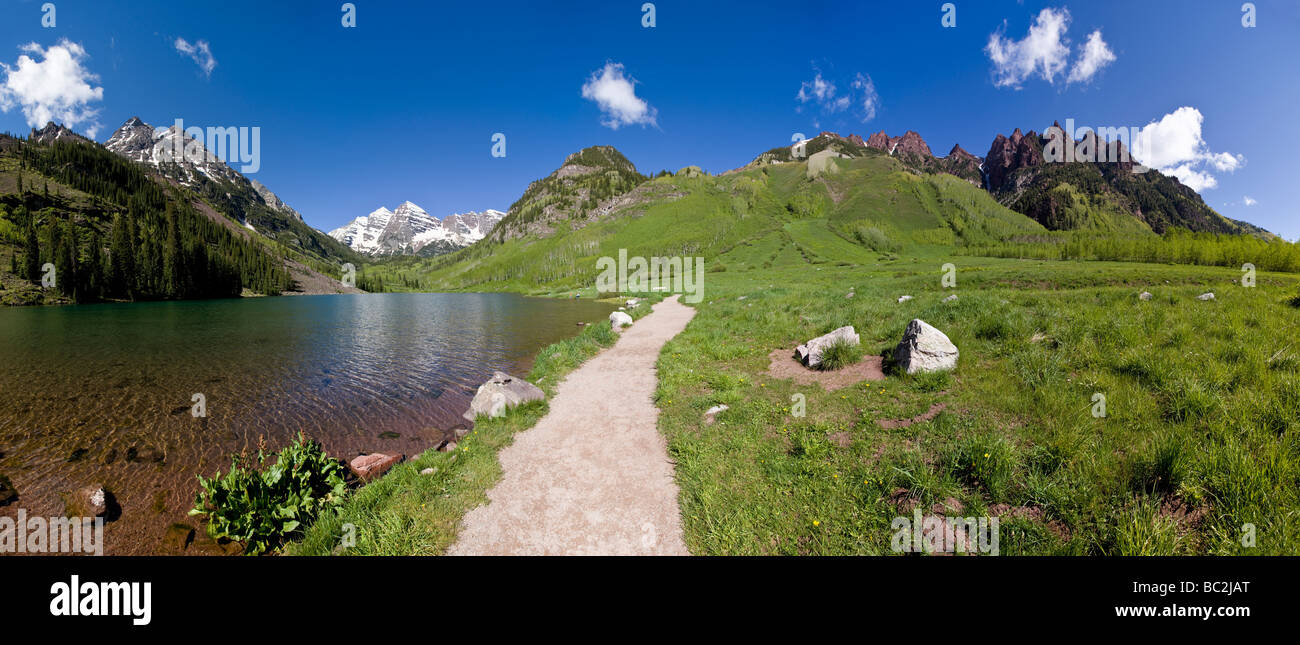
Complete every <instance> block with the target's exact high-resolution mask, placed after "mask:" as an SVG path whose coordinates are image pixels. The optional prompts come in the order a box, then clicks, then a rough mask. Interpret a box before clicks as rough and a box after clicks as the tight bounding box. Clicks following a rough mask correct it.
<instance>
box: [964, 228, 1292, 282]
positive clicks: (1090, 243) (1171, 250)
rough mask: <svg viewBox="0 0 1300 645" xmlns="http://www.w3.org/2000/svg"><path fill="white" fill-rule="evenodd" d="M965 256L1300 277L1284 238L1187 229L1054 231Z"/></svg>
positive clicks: (970, 250) (974, 250) (978, 248)
mask: <svg viewBox="0 0 1300 645" xmlns="http://www.w3.org/2000/svg"><path fill="white" fill-rule="evenodd" d="M959 252H960V253H963V254H965V255H982V256H991V257H1002V258H1025V259H1034V260H1105V261H1124V262H1157V263H1167V264H1197V265H1205V266H1226V267H1234V268H1241V266H1242V265H1244V264H1252V265H1254V266H1255V268H1257V269H1260V270H1264V271H1289V272H1292V273H1295V272H1300V246H1297V245H1295V244H1292V243H1290V242H1287V241H1285V240H1283V239H1280V238H1272V239H1269V240H1264V239H1260V238H1259V237H1256V236H1253V235H1233V234H1219V233H1194V232H1191V231H1188V230H1186V229H1182V228H1175V229H1170V230H1168V231H1166V232H1165V233H1164V234H1163V235H1101V234H1098V233H1096V232H1095V231H1053V232H1050V233H1044V234H1040V235H1033V236H1024V237H1018V238H1013V239H1010V240H1007V241H1005V242H1002V243H999V244H990V245H984V246H970V247H966V248H963V249H961V250H960V251H959Z"/></svg>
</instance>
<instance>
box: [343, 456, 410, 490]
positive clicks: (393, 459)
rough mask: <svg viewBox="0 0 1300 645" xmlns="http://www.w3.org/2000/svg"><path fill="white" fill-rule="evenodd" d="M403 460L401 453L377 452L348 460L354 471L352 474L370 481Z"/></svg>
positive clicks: (364, 480) (350, 467) (362, 479)
mask: <svg viewBox="0 0 1300 645" xmlns="http://www.w3.org/2000/svg"><path fill="white" fill-rule="evenodd" d="M401 460H402V456H401V455H394V454H392V453H383V452H376V453H371V454H369V455H361V456H360V457H355V458H353V459H352V461H350V462H348V468H349V469H350V470H351V471H352V474H354V475H356V476H357V479H360V480H361V481H363V482H367V483H368V482H371V481H374V480H375V479H377V478H378V477H379V476H380V475H382V474H384V473H386V472H388V469H389V468H392V467H393V466H395V465H396V464H397V462H399V461H401Z"/></svg>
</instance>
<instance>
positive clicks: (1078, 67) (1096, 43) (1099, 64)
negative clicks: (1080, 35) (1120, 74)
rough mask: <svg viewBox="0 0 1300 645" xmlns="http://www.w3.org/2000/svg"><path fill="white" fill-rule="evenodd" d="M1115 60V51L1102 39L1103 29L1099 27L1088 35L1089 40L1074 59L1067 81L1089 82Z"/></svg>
mask: <svg viewBox="0 0 1300 645" xmlns="http://www.w3.org/2000/svg"><path fill="white" fill-rule="evenodd" d="M1113 62H1115V52H1113V51H1111V50H1110V46H1109V45H1107V44H1106V41H1104V40H1102V39H1101V30H1100V29H1098V30H1096V31H1094V32H1092V33H1091V34H1089V35H1088V42H1087V43H1086V44H1084V46H1083V49H1082V50H1081V51H1080V52H1079V57H1078V58H1076V59H1074V67H1072V68H1071V69H1070V77H1069V78H1068V79H1066V82H1068V83H1087V82H1088V81H1091V80H1092V77H1093V76H1095V75H1096V74H1097V72H1098V71H1100V70H1101V68H1103V67H1105V66H1107V65H1109V64H1111V63H1113Z"/></svg>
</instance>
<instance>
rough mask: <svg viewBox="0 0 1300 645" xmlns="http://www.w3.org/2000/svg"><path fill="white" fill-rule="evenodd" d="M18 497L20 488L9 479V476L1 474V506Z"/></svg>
mask: <svg viewBox="0 0 1300 645" xmlns="http://www.w3.org/2000/svg"><path fill="white" fill-rule="evenodd" d="M15 499H18V489H17V488H14V483H13V482H11V481H9V478H8V477H5V476H4V475H0V506H4V505H6V504H8V503H9V502H12V501H14V500H15Z"/></svg>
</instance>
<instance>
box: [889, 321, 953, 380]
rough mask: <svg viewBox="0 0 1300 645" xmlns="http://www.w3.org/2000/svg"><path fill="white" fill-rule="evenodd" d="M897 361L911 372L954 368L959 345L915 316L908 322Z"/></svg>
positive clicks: (897, 354)
mask: <svg viewBox="0 0 1300 645" xmlns="http://www.w3.org/2000/svg"><path fill="white" fill-rule="evenodd" d="M894 361H895V362H897V363H898V366H899V368H900V369H902V370H903V371H905V372H907V373H908V374H915V373H917V372H938V371H943V370H950V369H953V368H955V367H957V346H956V345H953V344H952V341H951V340H948V336H946V335H945V334H944V333H943V332H941V331H939V330H938V329H935V328H934V327H931V326H930V324H929V323H927V322H925V321H924V320H921V319H920V318H915V319H913V320H912V322H910V323H907V330H906V331H904V332H903V340H902V341H900V342H899V343H898V347H897V348H896V349H895V350H894Z"/></svg>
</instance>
